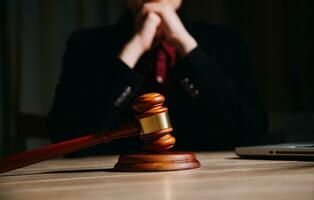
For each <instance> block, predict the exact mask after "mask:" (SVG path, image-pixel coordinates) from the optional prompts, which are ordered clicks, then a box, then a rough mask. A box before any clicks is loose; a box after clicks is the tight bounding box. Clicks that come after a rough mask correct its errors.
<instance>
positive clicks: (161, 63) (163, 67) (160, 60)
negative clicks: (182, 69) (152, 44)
mask: <svg viewBox="0 0 314 200" xmlns="http://www.w3.org/2000/svg"><path fill="white" fill-rule="evenodd" d="M175 64H176V49H175V48H174V47H173V46H171V45H170V44H168V43H166V42H165V41H161V43H160V48H159V49H158V50H157V55H156V62H155V72H156V81H157V82H158V83H163V82H164V81H165V79H166V73H167V70H168V69H169V68H171V67H173V66H174V65H175Z"/></svg>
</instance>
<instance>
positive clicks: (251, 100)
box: [48, 18, 267, 154]
mask: <svg viewBox="0 0 314 200" xmlns="http://www.w3.org/2000/svg"><path fill="white" fill-rule="evenodd" d="M184 22H185V26H186V28H187V29H188V31H189V32H190V33H191V34H192V36H193V37H194V38H195V39H196V40H197V42H198V44H199V46H198V47H197V48H195V49H194V50H193V51H192V52H190V53H189V54H188V55H187V56H185V57H183V58H180V59H179V60H178V61H177V64H176V66H175V67H174V68H172V69H170V70H169V72H168V77H169V80H170V82H171V84H169V85H171V86H165V87H164V86H160V85H158V84H155V85H154V84H148V83H151V81H150V80H147V77H143V76H142V75H141V74H140V73H138V72H137V71H136V70H131V69H129V68H128V66H126V65H125V64H124V63H123V62H122V61H121V60H119V59H118V58H117V55H118V53H119V52H120V51H121V49H122V48H123V46H124V44H125V43H126V42H127V41H128V39H130V37H131V36H132V33H133V27H132V25H131V24H132V22H131V21H130V20H129V19H128V18H124V19H123V20H121V21H120V22H119V23H117V24H115V25H111V26H106V27H101V28H94V29H88V30H83V31H77V32H74V33H73V34H72V35H71V36H70V39H69V42H68V44H67V49H66V52H65V55H64V58H63V70H62V75H61V78H60V81H59V84H58V85H57V89H56V93H55V99H54V102H53V106H52V108H51V110H50V112H49V116H48V128H49V133H50V135H51V138H52V139H53V141H54V142H58V141H62V140H67V139H70V138H75V137H79V136H82V135H85V134H90V133H100V132H103V131H105V130H108V129H110V128H114V127H116V126H119V125H120V124H123V123H126V122H127V121H131V120H132V119H133V116H134V112H133V111H132V109H131V104H132V102H133V100H134V98H136V97H137V96H138V95H139V94H142V93H144V92H155V91H156V90H157V91H159V92H161V93H162V94H164V95H165V96H166V105H167V106H168V107H169V114H170V118H171V121H172V124H173V127H174V133H173V135H174V136H175V137H176V139H177V144H176V148H177V149H195V150H208V149H226V148H233V147H234V146H235V145H247V144H256V143H257V142H258V141H260V140H261V138H262V137H263V136H264V135H265V133H266V132H267V114H266V112H265V110H264V108H263V106H262V104H261V102H260V99H259V97H258V95H257V91H256V87H255V84H254V82H253V81H252V79H251V65H250V61H249V57H248V53H247V49H246V47H245V45H244V44H243V41H242V40H241V39H240V37H239V36H238V35H237V34H236V33H234V32H232V31H230V30H228V29H226V28H224V27H220V26H215V25H206V24H202V23H191V22H186V21H184ZM139 63H141V62H139ZM139 148H140V142H139V141H138V140H137V138H129V139H121V140H117V141H112V142H111V143H110V144H104V145H98V146H97V147H93V148H90V149H89V150H86V151H83V152H81V153H87V154H89V153H106V152H115V153H118V152H121V151H122V152H123V151H127V152H128V151H136V150H138V149H139Z"/></svg>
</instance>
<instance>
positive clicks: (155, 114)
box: [0, 93, 200, 173]
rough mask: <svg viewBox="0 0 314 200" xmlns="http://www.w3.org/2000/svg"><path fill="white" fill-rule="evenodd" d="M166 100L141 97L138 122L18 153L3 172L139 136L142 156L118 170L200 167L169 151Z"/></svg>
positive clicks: (122, 160)
mask: <svg viewBox="0 0 314 200" xmlns="http://www.w3.org/2000/svg"><path fill="white" fill-rule="evenodd" d="M164 101H165V98H164V97H163V96H162V95H160V94H159V93H148V94H144V95H142V96H140V97H138V98H137V99H136V101H135V103H134V104H133V109H135V110H136V111H137V112H138V113H139V114H138V115H137V116H135V119H136V120H135V121H134V122H132V123H129V124H126V125H124V126H122V127H120V128H118V129H115V130H112V131H108V132H105V133H102V134H93V135H86V136H83V137H79V138H76V139H71V140H68V141H63V142H60V143H55V144H51V145H47V146H44V147H40V148H38V149H34V150H31V151H27V152H23V153H19V154H15V155H12V156H9V157H7V158H4V159H2V160H0V173H3V172H7V171H10V170H14V169H18V168H21V167H25V166H28V165H31V164H34V163H38V162H41V161H44V160H48V159H50V158H54V157H57V156H61V155H65V154H68V153H72V152H75V151H78V150H81V149H84V148H87V147H91V146H94V145H97V144H100V143H107V142H110V141H111V140H113V139H118V138H123V137H132V136H140V138H141V139H142V140H143V143H144V144H143V150H144V151H145V152H143V153H136V154H127V155H120V157H119V159H118V162H117V163H116V165H115V166H114V170H115V171H169V170H183V169H193V168H198V167H200V163H199V161H198V160H197V159H196V157H195V155H194V153H192V152H170V151H167V150H169V149H170V148H172V147H173V146H174V144H175V138H174V137H173V136H171V135H170V133H171V132H172V130H173V129H172V126H171V123H170V119H169V116H168V108H166V107H163V102H164Z"/></svg>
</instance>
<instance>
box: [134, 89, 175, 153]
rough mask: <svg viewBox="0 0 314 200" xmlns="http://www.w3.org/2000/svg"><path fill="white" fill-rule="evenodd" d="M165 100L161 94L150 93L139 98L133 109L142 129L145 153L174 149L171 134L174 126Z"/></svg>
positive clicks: (173, 140) (173, 139)
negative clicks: (164, 105)
mask: <svg viewBox="0 0 314 200" xmlns="http://www.w3.org/2000/svg"><path fill="white" fill-rule="evenodd" d="M164 101H165V98H164V97H163V96H162V95H161V94H159V93H148V94H144V95H142V96H140V97H138V98H137V99H136V101H135V103H134V104H133V109H134V110H136V111H137V112H138V113H139V114H138V115H137V116H136V119H137V120H138V122H139V124H140V127H141V136H140V137H141V139H142V140H143V142H144V146H143V149H144V150H145V151H152V152H162V151H166V150H168V149H170V148H172V147H173V146H174V144H175V138H174V137H173V136H171V135H170V134H169V133H171V132H172V130H173V129H172V126H171V123H170V119H169V116H168V108H166V107H163V103H164Z"/></svg>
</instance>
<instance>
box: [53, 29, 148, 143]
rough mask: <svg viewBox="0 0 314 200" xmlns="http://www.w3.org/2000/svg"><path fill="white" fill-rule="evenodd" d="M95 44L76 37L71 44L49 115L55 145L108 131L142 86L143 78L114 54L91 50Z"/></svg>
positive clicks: (78, 36) (68, 47) (67, 50)
mask: <svg viewBox="0 0 314 200" xmlns="http://www.w3.org/2000/svg"><path fill="white" fill-rule="evenodd" d="M88 38H91V37H88ZM91 43H92V41H88V40H86V39H84V40H81V35H80V34H79V33H74V34H72V35H71V37H70V39H69V42H68V44H67V48H66V52H65V54H64V57H63V66H62V73H61V78H60V80H59V83H58V85H57V88H56V91H55V98H54V101H53V105H52V108H51V110H50V112H49V114H48V131H49V134H50V136H51V138H52V140H53V142H59V141H63V140H67V139H71V138H75V137H79V136H82V135H86V134H94V133H100V132H103V131H105V130H107V129H108V128H110V127H111V126H112V124H113V122H114V121H116V120H117V117H118V116H119V114H120V113H121V112H122V111H123V109H124V108H125V107H126V106H127V105H128V104H129V103H130V102H131V100H132V99H133V98H134V94H135V93H136V92H137V91H138V90H139V88H140V86H141V84H142V81H143V80H142V77H141V76H140V75H138V74H137V73H135V72H134V71H132V70H131V69H129V68H128V66H127V65H125V64H124V63H123V62H122V61H120V60H119V59H118V58H117V57H116V56H115V55H113V54H112V53H110V51H102V50H99V49H97V45H94V46H93V45H92V47H93V48H96V49H91V48H90V44H91ZM109 48H110V47H109Z"/></svg>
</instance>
